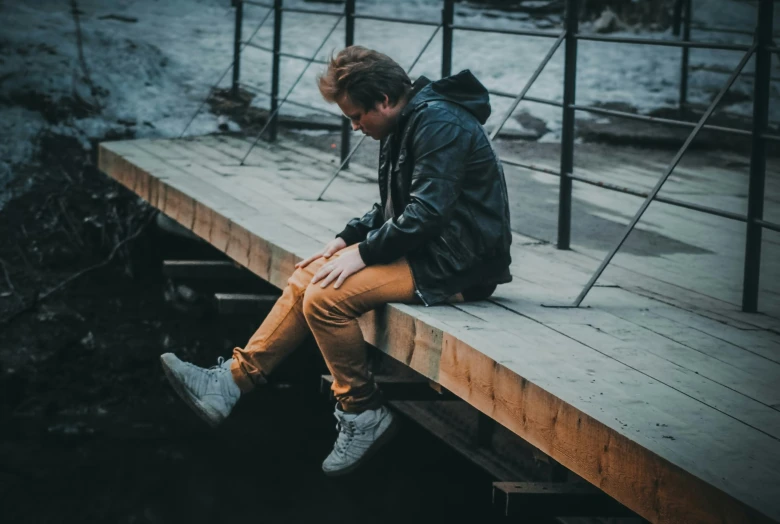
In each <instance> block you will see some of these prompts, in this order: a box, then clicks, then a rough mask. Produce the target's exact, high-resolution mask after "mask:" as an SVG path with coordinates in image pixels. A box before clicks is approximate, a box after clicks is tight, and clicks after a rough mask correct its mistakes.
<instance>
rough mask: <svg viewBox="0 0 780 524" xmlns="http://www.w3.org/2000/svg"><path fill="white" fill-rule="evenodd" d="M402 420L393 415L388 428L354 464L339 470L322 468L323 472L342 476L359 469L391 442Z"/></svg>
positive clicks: (328, 474)
mask: <svg viewBox="0 0 780 524" xmlns="http://www.w3.org/2000/svg"><path fill="white" fill-rule="evenodd" d="M400 425H401V422H400V421H399V420H398V417H397V416H393V421H392V422H391V423H390V425H389V426H388V427H387V429H386V430H385V431H384V433H382V434H381V435H379V438H378V439H376V440H375V441H374V444H373V445H372V446H371V447H370V448H368V451H366V453H365V455H363V456H362V457H360V459H358V461H357V462H355V463H354V464H352V465H351V466H347V467H346V468H343V469H338V470H331V471H325V470H324V469H323V470H322V471H323V473H325V475H326V476H328V477H341V476H343V475H349V474H350V473H352V472H353V471H355V470H356V469H358V468H359V467H360V466H362V465H363V464H365V462H366V461H367V460H369V459H370V458H371V457H373V456H374V455H375V454H376V453H377V451H379V450H380V449H381V448H382V447H384V445H385V444H387V443H388V442H390V440H392V438H393V437H394V436H395V435H396V434H397V433H398V430H399V429H400Z"/></svg>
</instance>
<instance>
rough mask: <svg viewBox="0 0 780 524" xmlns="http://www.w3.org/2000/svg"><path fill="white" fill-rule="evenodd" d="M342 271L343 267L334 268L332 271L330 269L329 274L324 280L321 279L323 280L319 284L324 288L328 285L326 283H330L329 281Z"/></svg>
mask: <svg viewBox="0 0 780 524" xmlns="http://www.w3.org/2000/svg"><path fill="white" fill-rule="evenodd" d="M343 271H344V270H343V269H341V268H336V269H334V270H333V271H331V272H330V275H328V276H327V277H325V280H323V281H322V284H321V286H322V287H323V288H326V287H328V285H330V283H331V282H333V281H334V280H335V279H336V277H338V276H339V275H340V274H341V273H343Z"/></svg>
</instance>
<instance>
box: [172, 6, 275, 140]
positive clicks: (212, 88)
mask: <svg viewBox="0 0 780 524" xmlns="http://www.w3.org/2000/svg"><path fill="white" fill-rule="evenodd" d="M273 12H274V10H273V9H269V10H268V12H267V13H266V14H265V16H264V17H263V19H262V20H261V21H260V23H259V24H257V27H255V30H254V31H253V32H252V35H251V36H250V37H249V39H248V40H247V41H246V42H244V44H243V45H242V46H241V51H243V50H244V49H245V48H246V46H248V45H249V42H251V41H252V39H253V38H254V37H255V35H256V34H257V32H258V31H260V28H261V27H263V24H265V21H266V20H268V17H269V16H271V13H273ZM231 69H233V60H231V61H230V65H229V66H228V67H227V69H225V71H223V72H222V74H221V75H220V77H219V80H217V81H216V82H215V83H214V85H212V86H211V87H210V88H209V91H208V95H206V98H205V100H203V102H201V104H200V107H198V110H197V111H195V114H193V115H192V118H190V121H189V122H187V125H186V126H184V129H183V130H182V132H181V134H180V135H179V138H181V137H183V136H184V133H186V132H187V130H188V129H189V128H190V126H191V125H192V123H193V122H194V121H195V117H197V116H198V115H199V114H200V112H201V111H202V110H203V106H205V105H206V102H208V100H209V97H210V96H211V92H212V91H214V88H216V87H217V86H218V85H219V83H220V82H222V79H223V78H225V75H226V74H228V71H230V70H231Z"/></svg>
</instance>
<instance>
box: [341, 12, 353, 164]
mask: <svg viewBox="0 0 780 524" xmlns="http://www.w3.org/2000/svg"><path fill="white" fill-rule="evenodd" d="M344 22H345V23H346V38H345V41H344V44H345V46H346V47H349V46H351V45H354V44H355V0H347V1H346V3H345V4H344ZM351 138H352V122H350V121H349V120H348V119H346V118H344V117H342V118H341V162H342V163H344V160H346V159H347V157H348V156H349V149H350V140H351ZM343 168H344V169H347V168H349V161H348V160H347V162H346V163H344V165H343Z"/></svg>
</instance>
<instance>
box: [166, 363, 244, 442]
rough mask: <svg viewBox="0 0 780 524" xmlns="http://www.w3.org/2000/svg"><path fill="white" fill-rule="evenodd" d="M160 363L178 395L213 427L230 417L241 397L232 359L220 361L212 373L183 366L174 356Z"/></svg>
mask: <svg viewBox="0 0 780 524" xmlns="http://www.w3.org/2000/svg"><path fill="white" fill-rule="evenodd" d="M160 362H162V367H163V371H165V376H166V377H168V380H169V381H170V383H171V385H172V386H173V389H174V390H175V391H176V393H178V394H179V396H180V397H181V399H182V400H183V401H184V402H186V403H187V404H188V405H189V406H190V407H191V408H192V409H193V410H194V411H195V413H197V414H198V416H199V417H200V418H202V419H203V420H205V421H206V422H207V423H208V424H209V425H210V426H211V427H216V426H218V425H219V424H220V423H221V422H222V421H223V420H225V418H226V417H227V416H228V415H230V412H231V411H232V410H233V406H235V405H236V402H238V398H239V397H240V396H241V390H240V389H239V388H238V385H237V384H236V382H235V381H234V380H233V375H232V374H231V372H230V365H231V364H232V363H233V359H232V358H231V359H228V360H225V359H224V358H222V357H219V359H218V360H217V365H216V366H213V367H211V368H208V369H206V368H201V367H198V366H196V365H194V364H190V363H188V362H182V361H181V360H179V358H178V357H177V356H176V355H174V354H173V353H165V354H163V355H161V356H160Z"/></svg>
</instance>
